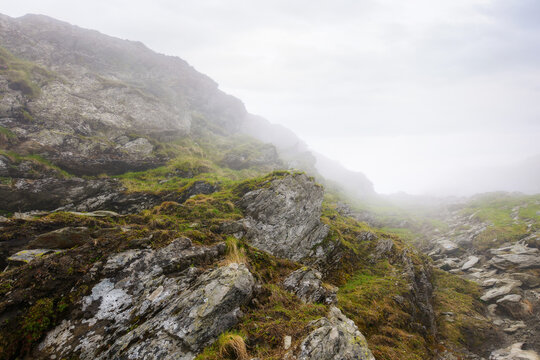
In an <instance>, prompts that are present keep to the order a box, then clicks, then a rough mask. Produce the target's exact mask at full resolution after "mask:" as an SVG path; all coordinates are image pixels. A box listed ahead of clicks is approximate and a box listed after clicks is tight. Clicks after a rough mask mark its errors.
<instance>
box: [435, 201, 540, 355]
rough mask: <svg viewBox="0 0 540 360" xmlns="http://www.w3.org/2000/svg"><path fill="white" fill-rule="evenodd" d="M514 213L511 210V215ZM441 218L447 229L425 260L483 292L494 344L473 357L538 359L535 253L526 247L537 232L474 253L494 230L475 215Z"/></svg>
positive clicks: (538, 263) (538, 265) (539, 302)
mask: <svg viewBox="0 0 540 360" xmlns="http://www.w3.org/2000/svg"><path fill="white" fill-rule="evenodd" d="M518 210H519V207H516V208H515V209H513V210H512V211H513V212H517V211H518ZM446 216H447V218H446V219H445V221H446V222H447V223H448V224H449V228H448V229H447V230H446V231H444V232H442V233H439V234H437V236H436V237H435V239H434V240H433V241H432V243H431V252H430V255H431V256H432V257H433V258H434V259H436V261H435V265H436V266H438V267H439V268H441V269H443V270H446V271H449V272H451V273H454V274H459V275H461V276H463V277H464V278H466V279H468V280H471V281H474V282H476V283H477V284H479V285H480V286H482V288H483V293H482V294H481V296H480V299H481V300H482V301H483V302H484V303H485V305H486V307H487V310H486V311H485V313H486V315H487V317H488V319H489V320H490V321H491V323H492V324H493V331H494V332H496V334H497V338H498V339H499V340H498V341H497V342H491V341H488V342H486V343H485V344H482V346H480V348H479V349H476V350H475V351H481V352H482V353H481V354H480V353H479V355H484V356H486V357H487V356H489V359H491V360H495V359H501V360H502V359H505V360H506V359H508V360H510V359H537V358H538V356H539V355H538V354H539V353H540V346H539V344H540V335H539V334H540V326H539V322H538V319H539V318H538V316H539V313H540V297H539V296H538V294H539V293H540V289H538V286H539V285H540V280H539V274H540V272H539V269H540V253H539V250H538V248H536V247H535V246H534V244H533V246H531V241H530V240H531V239H537V238H538V234H537V230H536V229H535V228H534V227H532V226H529V227H528V231H529V236H527V237H526V238H524V239H522V240H520V241H518V242H512V243H506V244H499V245H497V246H493V247H491V248H489V247H487V248H477V247H475V246H474V244H475V240H476V239H477V237H478V236H479V235H480V234H481V233H482V232H483V231H485V230H486V229H489V228H490V226H493V225H491V224H489V223H486V222H482V221H480V220H479V219H477V218H476V217H475V216H474V214H473V215H464V214H461V213H460V211H459V209H458V210H455V211H452V212H450V213H449V214H447V215H446ZM522 345H524V347H523V348H522ZM525 349H526V350H525ZM490 354H491V355H490Z"/></svg>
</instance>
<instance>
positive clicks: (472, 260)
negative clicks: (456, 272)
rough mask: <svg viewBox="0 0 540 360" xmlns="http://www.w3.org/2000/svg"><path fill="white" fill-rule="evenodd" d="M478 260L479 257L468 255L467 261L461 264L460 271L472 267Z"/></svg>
mask: <svg viewBox="0 0 540 360" xmlns="http://www.w3.org/2000/svg"><path fill="white" fill-rule="evenodd" d="M479 260H480V258H479V257H477V256H469V257H468V259H467V261H466V262H465V264H463V265H462V266H461V270H462V271H467V270H469V269H470V268H472V267H473V266H474V265H476V264H477V263H478V261H479Z"/></svg>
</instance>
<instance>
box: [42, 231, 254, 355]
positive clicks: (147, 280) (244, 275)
mask: <svg viewBox="0 0 540 360" xmlns="http://www.w3.org/2000/svg"><path fill="white" fill-rule="evenodd" d="M224 250H225V248H224V245H222V244H219V245H216V246H213V247H197V246H193V245H192V244H191V241H190V240H189V239H187V238H179V239H177V240H175V241H173V242H172V243H171V244H170V245H168V246H167V247H165V248H162V249H160V250H129V251H125V252H122V253H119V254H116V255H114V256H111V257H110V258H108V259H107V260H106V261H105V262H103V263H101V264H96V265H95V266H94V268H93V269H92V270H91V273H93V274H94V276H96V277H99V279H98V280H97V283H96V285H94V287H93V288H92V290H91V293H90V294H89V295H88V296H86V297H84V298H82V300H81V301H80V303H79V304H78V305H77V306H78V307H79V311H76V312H73V314H72V316H71V317H70V318H68V319H66V320H64V321H63V322H62V323H60V325H58V326H57V327H56V328H55V329H53V330H51V331H50V332H49V333H48V334H47V336H46V337H45V339H44V340H43V341H42V342H41V344H40V345H39V346H38V347H37V349H36V351H35V352H34V355H33V356H34V357H35V358H52V357H56V358H63V357H72V356H77V357H78V358H80V359H95V358H97V359H112V358H115V359H124V358H125V359H128V358H145V359H193V358H194V357H195V356H196V355H197V354H198V353H199V352H200V351H201V350H202V349H203V348H204V347H205V346H207V345H209V344H210V343H211V342H212V341H214V340H215V339H216V338H217V336H218V335H219V334H220V333H222V332H224V331H226V330H228V329H229V328H231V327H232V326H234V325H235V324H236V323H237V322H238V319H239V318H240V316H241V315H242V313H241V311H240V306H241V305H243V304H245V303H246V302H248V301H249V300H250V298H251V295H252V290H253V286H254V280H253V277H252V275H251V274H250V272H249V271H248V270H247V268H246V267H245V266H244V265H238V264H234V263H233V264H230V265H227V266H222V267H218V268H215V269H208V270H205V269H199V268H197V267H194V266H193V265H196V264H198V263H201V262H205V261H206V262H207V261H208V259H213V258H217V257H219V256H220V254H223V252H224Z"/></svg>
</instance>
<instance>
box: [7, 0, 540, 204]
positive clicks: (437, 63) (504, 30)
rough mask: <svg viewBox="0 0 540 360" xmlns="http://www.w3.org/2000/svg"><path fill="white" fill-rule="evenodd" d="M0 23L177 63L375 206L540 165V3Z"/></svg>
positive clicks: (360, 6)
mask: <svg viewBox="0 0 540 360" xmlns="http://www.w3.org/2000/svg"><path fill="white" fill-rule="evenodd" d="M0 12H2V13H4V14H7V15H10V16H21V15H24V14H26V13H41V14H45V15H49V16H52V17H55V18H58V19H61V20H65V21H68V22H70V23H72V24H75V25H79V26H81V27H86V28H92V29H97V30H99V31H101V32H103V33H106V34H109V35H113V36H117V37H120V38H126V39H130V40H139V41H142V42H143V43H145V44H146V45H147V46H149V47H150V48H152V49H154V50H156V51H158V52H161V53H165V54H169V55H177V56H180V57H181V58H183V59H185V60H187V61H188V62H189V63H191V64H192V65H193V66H194V67H195V68H196V69H198V70H199V71H201V72H203V73H205V74H207V75H209V76H210V77H211V78H213V79H214V80H216V81H217V82H218V83H219V84H220V87H221V88H222V89H223V90H224V91H226V92H228V93H230V94H232V95H235V96H237V97H239V98H240V99H242V100H243V101H244V103H245V104H246V107H247V108H248V110H249V111H250V112H252V113H255V114H258V115H261V116H264V117H266V118H267V119H269V120H270V121H271V122H275V123H280V124H283V125H285V126H286V127H288V128H290V129H292V130H293V131H295V132H296V133H297V134H298V135H299V136H300V137H301V138H302V139H303V140H304V141H306V142H307V144H308V145H309V146H310V147H311V148H312V149H314V150H316V151H318V152H321V153H323V154H325V155H327V156H329V157H331V158H334V159H338V160H339V161H340V162H342V163H343V164H344V165H345V166H347V167H348V168H350V169H354V170H359V171H362V172H364V173H365V174H366V175H367V176H368V177H369V178H370V179H371V180H372V181H373V182H374V183H375V188H376V190H377V191H379V192H383V193H388V192H395V191H400V190H402V191H407V192H410V193H415V194H421V193H434V192H439V193H444V194H462V193H468V192H472V191H479V190H494V189H496V188H497V187H501V186H502V187H506V190H515V187H516V186H517V185H516V186H514V185H513V184H512V183H511V181H510V182H508V183H505V184H506V185H504V186H503V185H497V184H496V182H495V183H489V181H490V180H489V179H490V175H489V176H488V175H487V174H488V173H483V174H479V172H480V169H498V170H499V171H500V170H501V169H503V168H504V166H510V165H512V166H514V167H515V165H516V163H519V162H521V161H527V158H530V157H531V156H534V155H537V154H540V1H538V0H513V1H509V0H437V1H433V0H407V1H403V0H373V1H371V0H368V1H365V0H332V1H330V0H327V1H322V0H294V1H291V0H266V1H259V0H192V1H185V0H170V1H169V0H161V1H159V0H153V1H140V0H129V1H128V0H126V1H122V0H107V1H102V0H93V1H73V0H56V1H53V0H50V1H48V0H16V1H12V0H2V2H1V3H0ZM536 160H538V158H537V159H536ZM537 162H538V161H536V163H537ZM530 163H531V161H530V160H529V164H530ZM532 163H533V165H534V164H535V162H534V161H533V162H532ZM481 175H483V177H482V176H481ZM524 176H526V174H525V175H524ZM471 179H472V180H471ZM480 179H482V184H484V182H485V188H483V187H482V188H479V186H480V185H479V184H478V182H479V181H480ZM480 187H481V186H480Z"/></svg>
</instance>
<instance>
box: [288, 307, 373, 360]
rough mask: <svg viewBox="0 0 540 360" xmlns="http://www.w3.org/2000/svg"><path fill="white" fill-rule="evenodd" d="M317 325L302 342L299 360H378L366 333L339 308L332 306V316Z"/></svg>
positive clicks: (330, 313) (330, 312) (321, 320)
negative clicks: (368, 342)
mask: <svg viewBox="0 0 540 360" xmlns="http://www.w3.org/2000/svg"><path fill="white" fill-rule="evenodd" d="M313 325H314V326H315V327H316V329H315V330H313V331H312V332H311V333H310V334H309V335H308V336H307V337H306V338H305V339H304V340H303V341H302V344H301V345H300V351H299V353H298V355H297V357H296V358H297V359H298V360H332V359H340V360H375V357H374V356H373V355H372V354H371V351H370V350H369V348H368V346H367V342H366V339H365V338H364V336H363V335H362V333H360V331H358V328H357V327H356V325H355V324H354V322H353V321H352V320H351V319H349V318H347V317H346V316H345V315H343V314H342V313H341V311H340V310H339V309H338V308H336V307H331V308H330V311H329V314H328V316H327V317H325V318H322V319H320V320H318V321H317V322H316V323H315V324H313Z"/></svg>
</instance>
